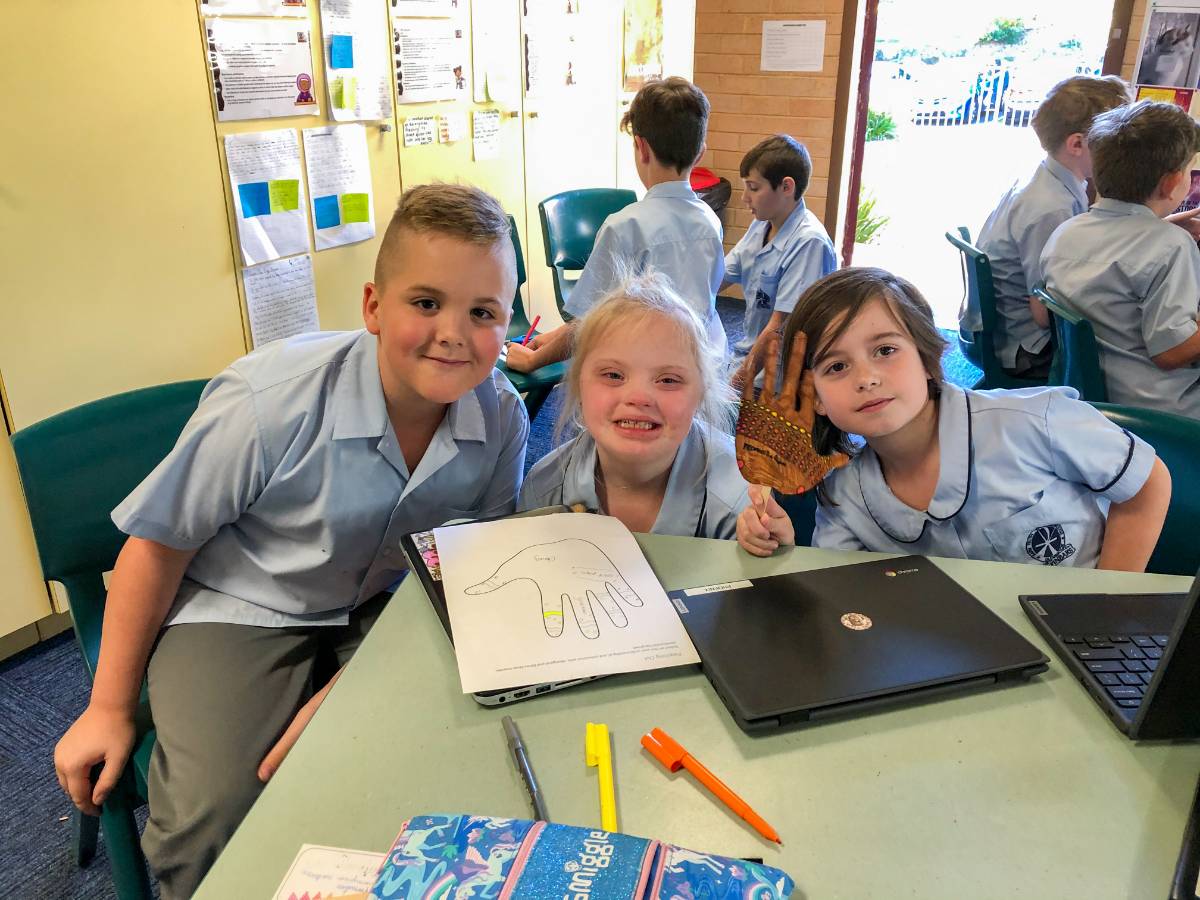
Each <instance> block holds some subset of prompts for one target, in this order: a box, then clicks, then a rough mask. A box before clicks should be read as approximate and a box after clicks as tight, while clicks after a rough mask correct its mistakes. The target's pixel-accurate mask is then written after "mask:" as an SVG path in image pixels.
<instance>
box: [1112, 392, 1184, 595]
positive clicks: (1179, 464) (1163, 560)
mask: <svg viewBox="0 0 1200 900" xmlns="http://www.w3.org/2000/svg"><path fill="white" fill-rule="evenodd" d="M1092 405H1093V406H1095V407H1096V408H1097V409H1098V410H1100V411H1101V412H1102V413H1104V415H1105V416H1107V417H1108V418H1109V419H1110V420H1111V421H1113V422H1115V423H1116V424H1118V425H1120V426H1121V427H1122V428H1124V429H1125V430H1126V431H1129V432H1131V433H1133V434H1136V435H1137V436H1138V437H1140V438H1141V439H1142V440H1144V441H1145V442H1146V443H1148V444H1149V445H1150V446H1152V447H1153V448H1154V450H1155V452H1156V453H1157V454H1158V457H1159V459H1161V460H1162V461H1163V462H1164V463H1165V464H1166V467H1167V469H1168V470H1170V472H1171V505H1170V506H1169V507H1168V508H1167V520H1166V522H1164V523H1163V530H1162V535H1161V536H1160V537H1159V539H1158V545H1157V546H1156V547H1155V548H1154V554H1153V555H1152V556H1151V557H1150V562H1149V564H1148V565H1147V566H1146V571H1147V572H1164V573H1168V574H1171V575H1195V574H1196V571H1197V569H1200V541H1197V540H1196V523H1198V522H1200V458H1198V457H1197V456H1196V448H1197V447H1200V421H1197V420H1195V419H1191V418H1188V417H1187V416H1180V415H1176V414H1175V413H1169V412H1163V411H1162V410H1157V409H1142V408H1140V407H1136V406H1120V405H1118V404H1115V403H1093V404H1092Z"/></svg>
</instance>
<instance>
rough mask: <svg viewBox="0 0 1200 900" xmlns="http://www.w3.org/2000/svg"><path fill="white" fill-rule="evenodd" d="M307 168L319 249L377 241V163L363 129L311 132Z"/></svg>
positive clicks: (306, 140) (334, 127) (307, 133)
mask: <svg viewBox="0 0 1200 900" xmlns="http://www.w3.org/2000/svg"><path fill="white" fill-rule="evenodd" d="M304 163H305V166H306V167H307V168H308V193H309V196H311V197H312V216H313V234H314V235H315V236H316V240H317V249H318V250H328V249H329V248H330V247H339V246H341V245H342V244H353V243H354V242H356V241H365V240H368V239H370V238H373V237H375V213H374V204H373V203H372V201H371V163H370V159H369V158H368V156H367V132H366V130H365V129H364V128H363V126H361V125H330V126H327V127H325V128H305V129H304Z"/></svg>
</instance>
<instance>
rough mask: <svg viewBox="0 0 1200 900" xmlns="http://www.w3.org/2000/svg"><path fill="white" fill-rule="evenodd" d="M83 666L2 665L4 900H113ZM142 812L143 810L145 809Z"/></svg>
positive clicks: (49, 644) (727, 317)
mask: <svg viewBox="0 0 1200 900" xmlns="http://www.w3.org/2000/svg"><path fill="white" fill-rule="evenodd" d="M718 309H719V311H720V313H721V319H722V320H723V321H724V323H725V330H726V332H727V333H728V334H729V338H730V340H731V341H734V340H737V339H738V338H739V337H740V336H741V334H742V316H741V314H742V310H743V306H742V304H741V301H732V300H720V301H718ZM944 334H945V335H946V337H947V339H948V341H949V342H950V346H949V347H948V348H947V350H946V355H945V357H944V359H943V366H944V368H945V373H946V379H947V380H948V381H950V382H953V383H954V384H959V385H964V386H969V385H971V384H974V383H975V381H976V380H977V379H978V378H979V375H980V372H979V370H978V369H977V368H975V367H974V366H973V365H971V363H970V362H968V361H967V360H966V359H964V358H963V356H962V354H961V352H960V351H959V349H958V342H957V341H956V340H955V339H954V335H953V333H951V332H944ZM558 395H559V391H557V390H556V391H555V392H554V395H552V396H551V398H550V400H549V401H547V403H546V405H545V406H543V407H542V410H541V412H540V413H539V414H538V416H537V418H536V419H535V420H534V422H533V426H532V428H531V429H530V434H529V451H528V453H527V454H526V458H525V465H526V469H527V470H528V467H530V466H532V465H533V464H534V463H535V462H537V461H538V460H539V459H541V458H542V457H543V456H545V455H546V453H548V452H549V451H550V449H551V448H552V447H553V446H554V444H553V436H552V433H553V425H554V420H555V418H556V417H557V415H558V403H559V396H558ZM87 697H88V684H87V676H86V673H85V672H84V668H83V662H82V660H81V659H80V656H79V651H78V650H77V649H76V646H75V642H74V639H73V638H72V637H71V636H70V635H69V634H64V635H60V636H59V637H56V638H53V639H52V640H49V641H45V642H43V643H42V644H39V645H37V646H36V647H32V648H30V649H29V650H27V651H25V652H24V653H21V654H19V655H17V656H15V657H13V658H11V659H9V660H6V661H4V662H0V848H2V850H0V852H2V853H3V858H2V860H0V897H20V898H22V900H24V898H38V900H40V898H56V900H57V898H61V897H88V898H106V897H112V896H114V894H113V891H112V883H111V881H110V880H109V873H108V860H107V857H106V856H105V851H104V842H103V840H101V842H100V847H99V850H98V852H97V855H96V858H95V860H93V861H92V864H91V865H90V866H88V867H87V868H85V869H80V868H78V867H76V866H75V865H74V863H73V862H72V860H71V822H70V815H69V814H70V811H71V804H70V801H69V800H68V799H67V798H66V796H65V795H64V794H63V793H62V791H61V790H60V789H59V787H58V782H57V781H56V780H55V778H54V766H53V763H52V758H53V751H54V743H55V742H56V741H57V740H58V738H59V737H60V736H61V735H62V733H63V732H64V731H65V730H66V728H67V726H68V725H69V724H70V723H71V722H72V721H73V720H74V719H75V717H76V716H78V715H79V713H80V712H82V711H83V709H84V707H85V706H86V705H87ZM143 812H144V811H143Z"/></svg>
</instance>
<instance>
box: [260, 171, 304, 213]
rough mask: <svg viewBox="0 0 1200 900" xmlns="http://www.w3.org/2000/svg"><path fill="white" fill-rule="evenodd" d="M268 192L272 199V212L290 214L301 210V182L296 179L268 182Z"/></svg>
mask: <svg viewBox="0 0 1200 900" xmlns="http://www.w3.org/2000/svg"><path fill="white" fill-rule="evenodd" d="M267 190H268V192H269V194H270V197H271V212H273V213H277V212H288V211H289V210H293V209H299V208H300V182H299V181H297V180H296V179H295V178H289V179H284V180H281V181H268V182H267Z"/></svg>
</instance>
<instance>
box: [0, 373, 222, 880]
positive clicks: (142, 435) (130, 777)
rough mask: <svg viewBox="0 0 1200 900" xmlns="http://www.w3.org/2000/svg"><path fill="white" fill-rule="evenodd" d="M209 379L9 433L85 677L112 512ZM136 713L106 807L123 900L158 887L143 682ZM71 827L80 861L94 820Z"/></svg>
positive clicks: (89, 848)
mask: <svg viewBox="0 0 1200 900" xmlns="http://www.w3.org/2000/svg"><path fill="white" fill-rule="evenodd" d="M206 383H207V382H205V381H203V380H200V381H181V382H177V383H175V384H164V385H159V386H157V387H149V388H143V389H141V390H136V391H129V392H128V393H125V394H117V395H116V396H113V397H107V398H105V399H103V400H96V401H95V402H93V403H87V404H84V405H83V406H78V407H76V408H74V409H71V410H68V411H66V412H63V413H59V414H58V415H56V416H51V417H50V418H49V419H45V420H43V421H41V422H38V423H36V424H34V425H30V426H29V427H28V428H22V429H21V430H20V431H18V432H17V433H16V434H14V435H13V436H12V446H13V451H14V453H15V454H16V458H17V471H18V472H19V474H20V476H21V486H22V488H23V489H24V491H25V501H26V504H27V505H28V507H29V516H30V519H31V520H32V522H33V533H34V537H35V538H36V540H37V551H38V559H39V560H40V561H41V565H42V574H43V576H44V577H45V578H46V579H47V580H48V581H57V582H60V583H61V584H62V585H63V587H64V588H65V589H66V592H67V599H68V602H69V603H70V606H71V615H72V618H73V619H74V621H75V637H76V639H77V640H78V641H79V649H80V650H81V651H82V653H83V661H84V664H85V666H86V667H87V672H88V676H89V678H90V677H94V676H95V673H96V660H97V658H98V657H99V654H100V630H101V625H102V623H103V620H104V600H105V589H104V581H103V578H102V575H103V573H104V572H107V571H109V570H110V569H112V567H113V565H114V564H115V563H116V559H117V554H118V552H120V550H121V546H122V544H124V543H125V535H123V534H122V533H121V532H120V531H118V530H117V528H116V526H115V525H113V523H112V520H111V519H110V518H109V513H110V512H111V511H112V510H113V508H114V507H115V506H117V504H118V503H120V502H121V501H122V500H123V499H124V498H125V497H126V495H128V494H129V493H130V492H131V491H132V490H133V489H134V488H135V487H136V486H137V485H138V484H139V483H140V482H141V481H142V479H143V478H145V477H146V475H147V474H149V472H150V470H151V469H153V468H154V467H155V466H156V465H157V464H158V463H159V461H160V460H161V459H162V458H163V457H164V456H166V455H167V452H168V451H169V450H170V449H171V447H172V446H174V444H175V440H176V438H178V437H179V433H180V431H182V430H183V426H184V423H185V422H187V420H188V418H189V417H190V416H191V415H192V413H193V412H194V411H195V409H196V404H197V403H198V401H199V399H200V392H201V391H202V390H203V389H204V385H205V384H206ZM136 721H137V726H138V729H137V736H136V738H135V742H134V748H133V754H132V756H131V757H130V761H129V764H128V765H126V767H125V771H124V772H122V773H121V778H120V780H119V781H118V783H117V786H116V788H115V789H114V790H113V792H112V794H110V795H109V797H108V799H107V800H106V801H105V802H104V805H103V806H102V807H101V811H100V823H99V824H100V827H101V828H102V829H103V832H104V843H105V846H106V847H107V848H108V858H109V862H110V864H111V866H112V877H113V884H114V887H115V888H116V893H117V896H118V897H120V898H121V900H134V898H137V900H141V898H149V897H151V896H152V894H151V891H150V880H149V876H148V874H147V872H146V861H145V858H144V857H143V856H142V850H141V845H140V843H139V839H138V829H137V822H136V821H135V820H134V810H135V809H137V807H138V806H141V805H142V804H143V803H145V802H146V770H147V768H148V766H149V764H150V753H151V751H152V750H153V748H154V728H153V724H152V722H151V720H150V714H149V705H148V703H147V702H146V695H145V691H144V690H143V692H142V702H141V705H140V707H139V709H138V713H137V717H136ZM75 827H76V842H77V843H76V855H77V860H78V861H79V863H80V864H81V865H82V864H86V862H87V861H88V859H90V857H91V855H92V852H93V851H94V849H95V842H96V820H95V819H94V818H92V817H91V816H80V818H79V819H77V821H76V826H75Z"/></svg>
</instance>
